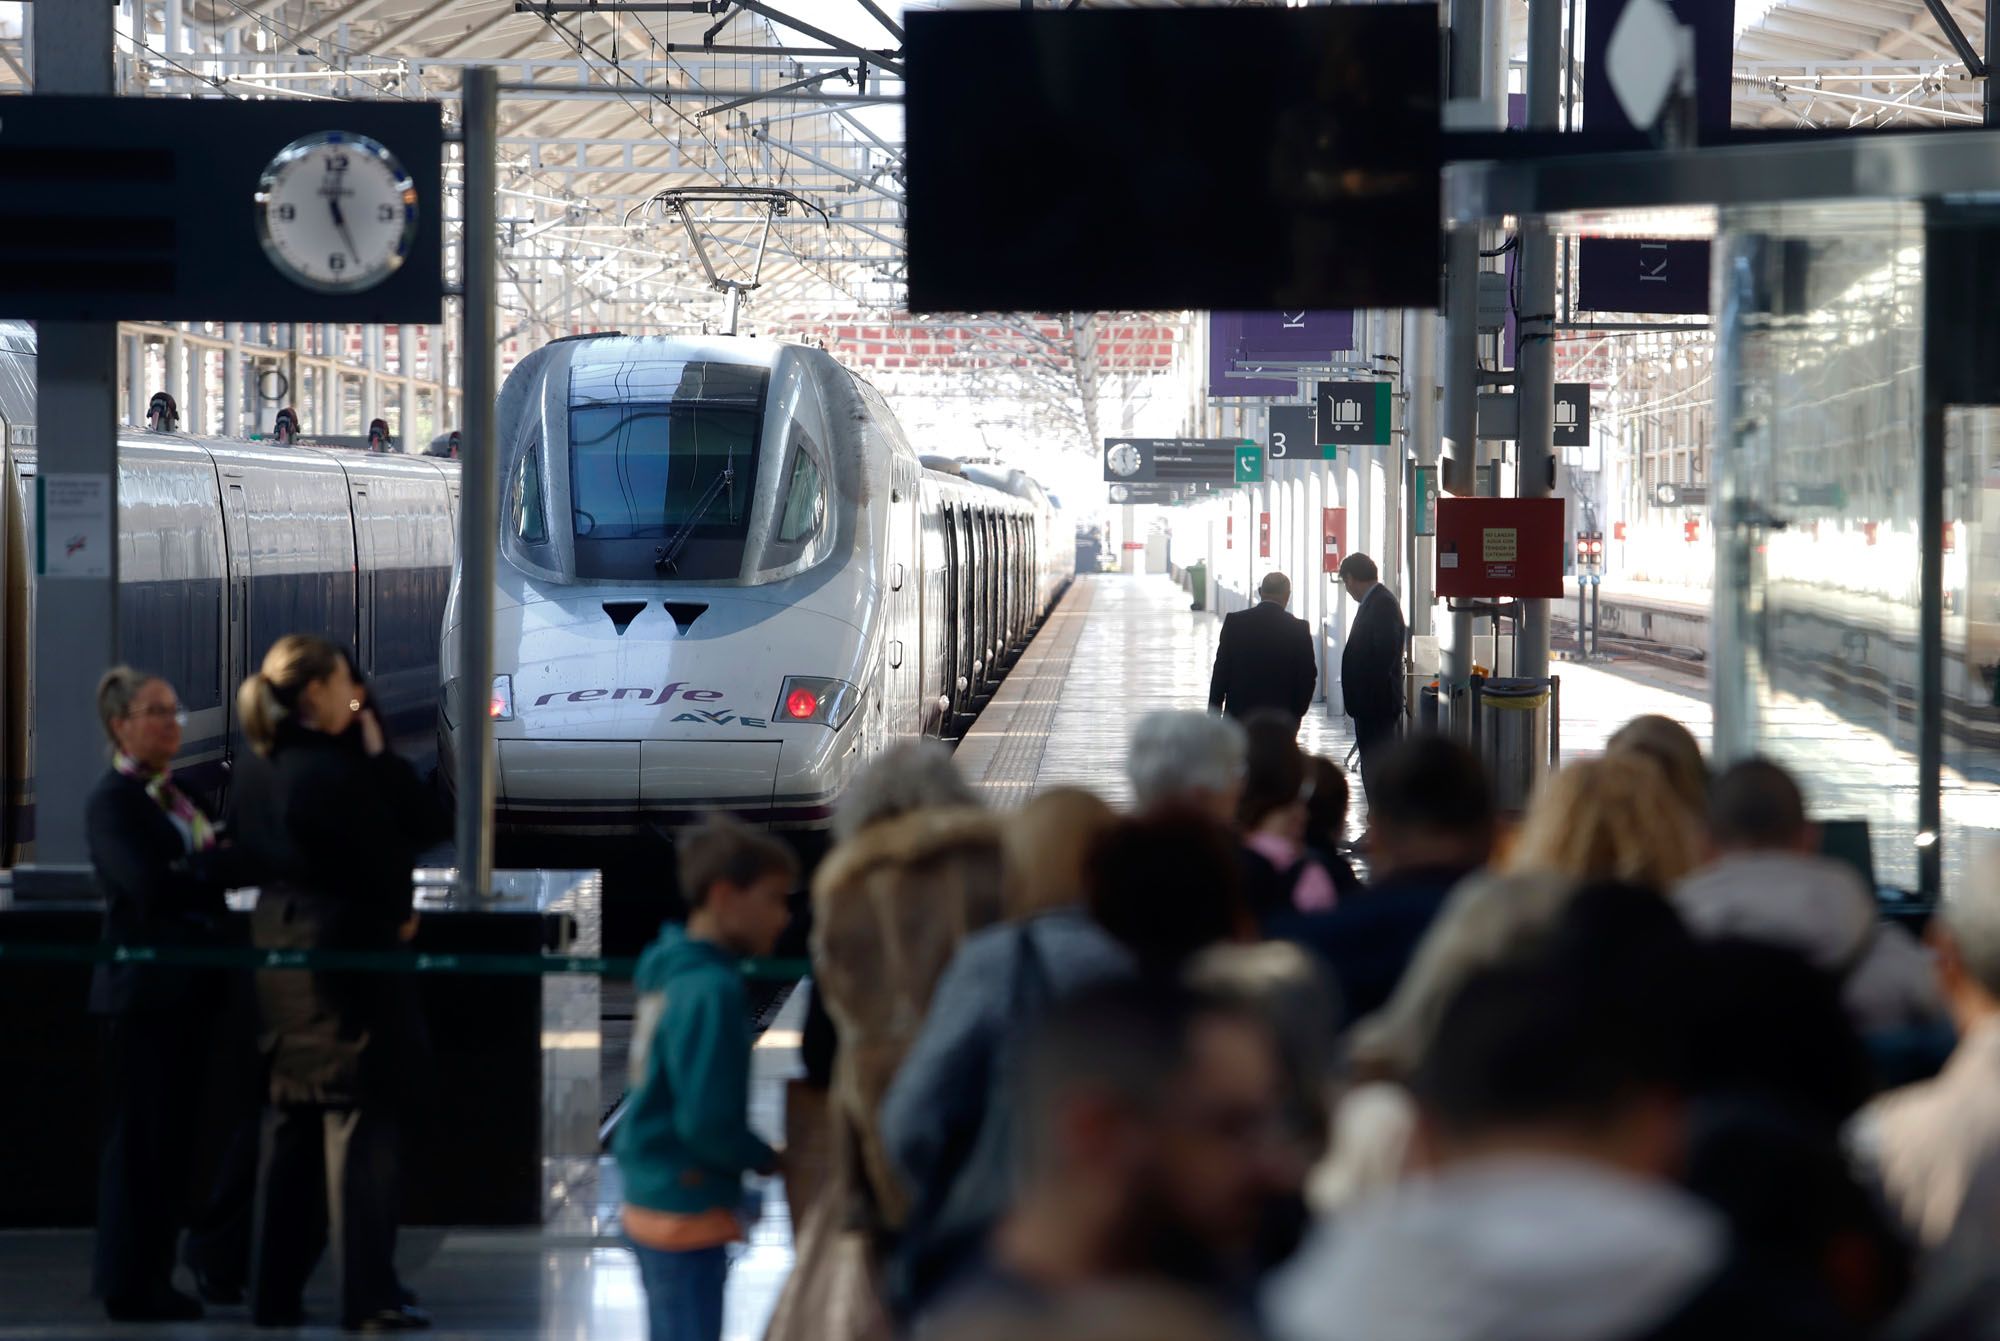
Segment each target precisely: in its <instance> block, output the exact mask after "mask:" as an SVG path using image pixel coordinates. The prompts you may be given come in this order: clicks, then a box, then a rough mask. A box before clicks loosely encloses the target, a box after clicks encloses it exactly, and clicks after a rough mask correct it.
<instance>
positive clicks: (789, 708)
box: [771, 675, 858, 731]
mask: <svg viewBox="0 0 2000 1341" xmlns="http://www.w3.org/2000/svg"><path fill="white" fill-rule="evenodd" d="M857 697H858V695H857V694H856V692H855V689H854V686H853V685H851V684H849V683H847V681H845V680H828V679H824V678H822V677H820V676H817V675H790V676H787V677H785V683H784V685H783V686H782V687H781V688H780V689H779V690H778V706H777V707H776V708H774V709H773V710H772V712H771V720H772V721H774V722H818V723H819V724H820V725H821V726H830V727H832V728H833V729H834V730H836V731H838V730H840V728H841V727H843V726H845V725H846V724H847V719H848V718H849V717H851V716H852V715H853V714H854V702H855V699H856V698H857Z"/></svg>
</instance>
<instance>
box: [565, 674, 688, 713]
mask: <svg viewBox="0 0 2000 1341" xmlns="http://www.w3.org/2000/svg"><path fill="white" fill-rule="evenodd" d="M675 694H679V695H680V696H681V701H682V702H683V703H713V702H715V701H716V700H718V699H720V698H721V697H722V691H721V690H720V689H689V688H688V687H687V686H686V685H685V684H684V683H683V682H681V681H679V680H675V681H674V682H673V683H672V684H669V685H662V686H660V688H659V689H657V690H654V689H576V690H571V691H569V692H567V693H565V692H564V691H563V690H560V689H558V690H557V691H556V692H555V693H553V694H543V695H542V696H541V697H540V698H538V699H536V700H535V706H536V707H538V708H539V707H541V706H542V705H543V704H544V703H548V702H550V701H552V700H554V699H562V700H564V701H565V702H569V703H595V702H596V701H597V700H598V699H601V698H609V699H612V700H614V701H616V700H618V699H621V698H631V699H637V700H638V701H639V702H641V703H653V704H659V703H665V702H666V701H667V700H668V699H670V698H672V697H673V696H674V695H675Z"/></svg>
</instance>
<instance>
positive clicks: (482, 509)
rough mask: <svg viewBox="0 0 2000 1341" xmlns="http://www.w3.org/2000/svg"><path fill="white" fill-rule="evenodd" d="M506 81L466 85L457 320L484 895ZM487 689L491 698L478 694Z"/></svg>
mask: <svg viewBox="0 0 2000 1341" xmlns="http://www.w3.org/2000/svg"><path fill="white" fill-rule="evenodd" d="M499 107H500V75H499V72H498V71H497V70H494V69H492V68H491V67H489V66H481V67H479V68H476V69H469V70H467V71H466V72H465V84H464V103H463V112H464V136H465V141H464V145H463V149H464V153H465V265H464V272H463V273H464V296H463V297H462V298H461V299H460V306H459V316H460V320H461V322H462V323H463V340H462V342H461V348H462V351H463V354H464V358H465V372H464V387H465V420H464V422H465V449H464V452H463V453H462V458H463V459H462V465H461V474H460V481H461V487H460V493H459V524H458V537H459V553H460V560H459V563H460V570H459V582H460V586H459V592H460V602H459V608H460V610H461V611H462V613H463V620H464V623H463V626H462V629H461V637H460V639H459V662H458V675H459V683H460V684H461V685H463V686H464V687H465V702H466V703H467V704H469V705H471V707H470V710H469V711H467V712H466V714H465V721H466V731H465V733H464V738H463V741H462V744H461V746H460V749H459V755H458V882H459V884H458V887H459V892H460V893H462V894H466V895H469V896H471V897H474V898H484V897H485V896H486V895H487V894H489V893H490V892H491V891H492V888H493V804H492V803H493V778H494V772H495V770H494V756H493V718H492V716H491V714H489V713H484V712H481V711H479V705H482V704H484V703H485V702H486V701H487V697H488V695H490V694H491V692H492V685H493V584H494V580H495V552H496V550H497V548H498V545H499V518H498V511H499V502H500V462H499V453H498V442H497V434H496V433H495V424H494V401H495V399H496V394H495V393H496V390H497V388H496V387H495V386H494V372H495V330H496V315H495V312H494V304H495V301H496V299H495V294H496V290H497V285H496V278H497V272H498V269H499V265H498V258H497V256H496V249H495V233H496V232H497V231H498V227H499V225H498V223H497V221H496V220H495V218H494V214H495V210H494V200H495V196H494V191H495V189H496V188H497V187H498V185H499V182H498V180H497V176H498V174H497V172H496V170H495V167H494V155H495V149H496V147H497V140H496V135H495V129H494V126H495V121H496V118H497V116H498V113H499ZM481 689H484V690H486V691H487V693H486V694H482V693H480V692H479V691H480V690H481Z"/></svg>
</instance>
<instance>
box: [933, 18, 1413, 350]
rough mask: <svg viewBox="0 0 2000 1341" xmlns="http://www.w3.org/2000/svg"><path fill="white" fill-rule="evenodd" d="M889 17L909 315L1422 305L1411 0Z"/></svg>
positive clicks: (1295, 308) (1296, 308)
mask: <svg viewBox="0 0 2000 1341" xmlns="http://www.w3.org/2000/svg"><path fill="white" fill-rule="evenodd" d="M907 26H908V41H907V42H906V43H905V46H904V51H905V55H906V59H907V62H908V69H909V80H908V84H907V88H906V92H905V95H904V115H905V119H906V123H907V125H908V145H909V148H908V158H909V225H908V232H909V249H910V306H911V308H912V309H913V310H916V311H924V312H937V311H995V310H998V311H1064V310H1071V311H1088V310H1104V309H1121V308H1122V309H1135V308H1136V309H1154V310H1157V309H1164V308H1209V309H1214V308H1231V309H1233V308H1248V309H1266V310H1277V309H1289V310H1298V309H1301V308H1331V307H1414V308H1431V307H1435V306H1436V305H1437V297H1438V263H1439V250H1438V248H1439V228H1438V208H1439V199H1438V173H1439V166H1440V142H1439V109H1438V67H1439V50H1440V37H1439V32H1438V13H1437V8H1436V7H1435V6H1434V5H1422V4H1412V5H1337V6H1315V7H1312V8H1305V9H1284V8H1269V9H1265V8H1256V9H1250V8H1244V9H1216V8H1187V9H1119V10H1076V11H1060V12H1058V11H1041V10H1037V11H1024V10H977V11H968V10H946V11H914V12H912V13H910V14H909V15H908V17H907Z"/></svg>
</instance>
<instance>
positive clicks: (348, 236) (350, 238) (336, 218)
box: [326, 196, 361, 263]
mask: <svg viewBox="0 0 2000 1341" xmlns="http://www.w3.org/2000/svg"><path fill="white" fill-rule="evenodd" d="M326 203H327V206H328V208H330V209H331V210H332V211H333V226H334V227H335V228H338V229H339V230H340V240H341V241H342V242H344V243H346V244H347V254H348V255H349V256H352V257H353V258H354V259H355V261H356V262H357V263H358V262H359V261H360V260H361V253H360V252H359V251H358V250H356V248H355V246H354V234H352V233H350V232H348V231H347V216H346V215H344V214H342V213H341V212H340V201H339V200H338V199H336V198H335V197H333V196H328V197H327V198H326Z"/></svg>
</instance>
